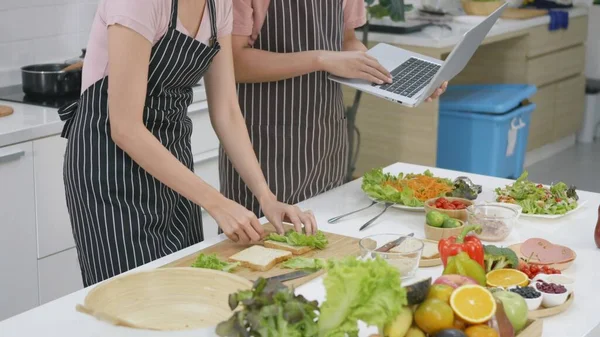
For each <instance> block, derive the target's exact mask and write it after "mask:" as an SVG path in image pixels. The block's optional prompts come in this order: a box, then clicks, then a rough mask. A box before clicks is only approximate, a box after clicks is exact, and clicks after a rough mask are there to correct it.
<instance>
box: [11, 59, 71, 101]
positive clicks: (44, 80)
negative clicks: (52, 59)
mask: <svg viewBox="0 0 600 337" xmlns="http://www.w3.org/2000/svg"><path fill="white" fill-rule="evenodd" d="M67 66H69V64H68V63H48V64H38V65H31V66H26V67H23V68H21V79H22V81H23V92H24V93H25V94H27V95H34V96H66V95H72V94H75V93H77V92H79V91H80V90H81V69H77V70H72V71H63V69H64V68H66V67H67Z"/></svg>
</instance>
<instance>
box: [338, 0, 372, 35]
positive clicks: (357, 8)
mask: <svg viewBox="0 0 600 337" xmlns="http://www.w3.org/2000/svg"><path fill="white" fill-rule="evenodd" d="M365 23H367V11H366V9H365V1H364V0H344V26H345V29H354V28H358V27H361V26H363V25H364V24H365Z"/></svg>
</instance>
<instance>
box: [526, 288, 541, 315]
mask: <svg viewBox="0 0 600 337" xmlns="http://www.w3.org/2000/svg"><path fill="white" fill-rule="evenodd" d="M536 291H537V292H538V293H540V296H538V297H537V298H526V299H525V303H527V309H529V311H533V310H537V309H538V308H539V307H540V306H541V305H542V301H543V299H544V294H543V293H542V292H541V291H539V290H536Z"/></svg>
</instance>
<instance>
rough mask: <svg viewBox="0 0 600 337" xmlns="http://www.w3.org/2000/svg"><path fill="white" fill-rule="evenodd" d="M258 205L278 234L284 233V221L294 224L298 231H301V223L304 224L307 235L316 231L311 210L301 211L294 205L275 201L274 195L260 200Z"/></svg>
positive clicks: (315, 223) (315, 222) (315, 221)
mask: <svg viewBox="0 0 600 337" xmlns="http://www.w3.org/2000/svg"><path fill="white" fill-rule="evenodd" d="M260 207H261V209H262V212H263V213H264V214H265V217H266V218H267V219H268V220H269V222H270V223H271V224H272V225H273V226H274V227H275V229H276V230H277V232H278V233H279V234H283V233H284V229H283V222H284V221H285V222H290V223H292V224H294V228H295V229H296V231H297V232H299V233H301V232H302V225H304V230H305V231H306V234H307V235H313V234H315V233H316V232H317V220H316V219H315V216H314V215H313V214H312V212H311V211H305V212H303V211H302V210H300V208H298V207H296V206H292V205H288V204H284V203H282V202H279V201H277V199H276V198H275V197H274V196H273V197H269V198H267V199H266V200H264V201H261V202H260Z"/></svg>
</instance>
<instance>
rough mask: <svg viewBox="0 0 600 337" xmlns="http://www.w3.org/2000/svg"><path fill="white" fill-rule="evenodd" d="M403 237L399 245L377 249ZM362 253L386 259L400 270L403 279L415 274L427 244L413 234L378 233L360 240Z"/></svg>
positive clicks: (370, 256)
mask: <svg viewBox="0 0 600 337" xmlns="http://www.w3.org/2000/svg"><path fill="white" fill-rule="evenodd" d="M401 237H403V238H404V241H402V243H401V244H400V245H399V246H396V247H394V248H392V249H391V250H389V251H387V252H378V251H376V250H377V249H379V248H381V247H383V246H384V245H386V244H387V243H390V242H392V241H394V240H397V239H399V238H401ZM358 245H359V246H360V254H361V257H362V258H363V259H374V258H376V257H377V256H379V257H381V258H383V259H384V260H386V261H387V262H388V263H389V264H391V265H392V266H394V267H396V268H397V269H398V270H399V271H400V277H401V278H402V279H406V278H410V277H413V276H414V275H415V272H416V271H417V269H418V268H419V261H420V260H421V254H422V253H423V247H424V246H425V244H424V243H423V241H421V240H419V239H416V238H414V237H412V236H406V235H402V234H376V235H371V236H367V237H365V238H363V239H361V240H360V241H359V242H358Z"/></svg>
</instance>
